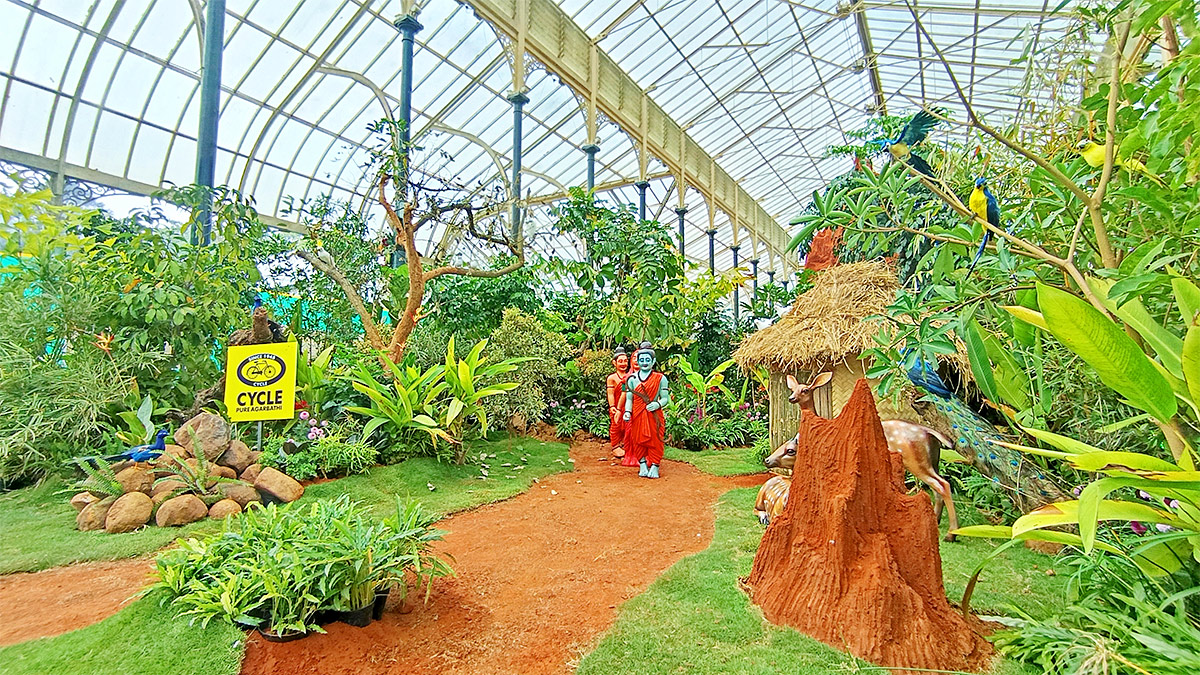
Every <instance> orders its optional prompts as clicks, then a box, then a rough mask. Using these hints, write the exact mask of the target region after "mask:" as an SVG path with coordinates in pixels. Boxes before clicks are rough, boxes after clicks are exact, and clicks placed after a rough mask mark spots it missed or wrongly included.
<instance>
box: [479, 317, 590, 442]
mask: <svg viewBox="0 0 1200 675" xmlns="http://www.w3.org/2000/svg"><path fill="white" fill-rule="evenodd" d="M488 345H489V347H490V349H489V350H488V351H489V354H490V356H491V357H493V358H496V359H509V358H517V357H525V356H531V357H535V358H534V360H531V361H527V362H525V363H524V364H522V365H521V366H520V367H519V368H517V369H516V370H515V371H513V372H512V373H509V374H508V375H506V376H505V377H506V379H508V380H512V381H515V382H519V383H520V384H521V386H519V387H517V388H516V389H514V390H512V391H509V392H506V393H503V394H500V395H497V396H492V397H490V398H488V399H485V401H484V403H483V409H484V410H485V411H486V412H487V415H488V417H490V418H491V419H492V420H493V421H494V422H495V423H496V424H504V423H507V422H508V421H509V420H511V419H512V418H513V417H515V416H517V415H520V416H522V417H524V418H525V420H526V422H528V423H533V422H537V421H540V420H541V419H542V417H543V415H544V414H545V411H546V405H547V401H546V389H547V387H548V386H549V385H550V384H551V383H552V382H554V381H555V380H556V379H558V378H559V377H561V375H562V373H563V367H562V365H561V361H562V360H563V359H565V358H567V356H569V355H570V353H571V349H570V347H569V346H568V345H567V340H566V338H564V337H563V336H562V335H559V334H557V333H552V332H550V331H549V330H547V329H546V328H545V327H544V326H543V325H542V322H541V321H539V320H538V319H537V318H536V317H534V316H533V315H531V314H526V313H524V312H522V311H521V310H519V309H516V308H513V307H510V308H508V309H506V310H504V318H503V320H502V321H501V322H500V326H499V327H498V328H497V329H496V330H495V331H494V332H493V333H492V336H491V338H489V339H488Z"/></svg>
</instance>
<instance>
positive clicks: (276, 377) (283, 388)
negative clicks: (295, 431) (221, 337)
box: [225, 342, 296, 422]
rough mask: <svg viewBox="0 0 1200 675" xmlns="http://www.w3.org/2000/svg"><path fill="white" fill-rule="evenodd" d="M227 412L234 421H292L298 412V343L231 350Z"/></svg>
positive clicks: (280, 343) (227, 358)
mask: <svg viewBox="0 0 1200 675" xmlns="http://www.w3.org/2000/svg"><path fill="white" fill-rule="evenodd" d="M225 409H226V411H228V413H229V419H230V420H233V421H234V422H246V421H251V420H287V419H291V418H292V415H294V414H295V412H296V410H295V409H296V343H295V342H277V343H274V344H266V345H246V346H243V347H230V348H229V351H228V353H227V354H226V357H225Z"/></svg>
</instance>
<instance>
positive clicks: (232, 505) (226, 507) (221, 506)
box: [208, 499, 242, 520]
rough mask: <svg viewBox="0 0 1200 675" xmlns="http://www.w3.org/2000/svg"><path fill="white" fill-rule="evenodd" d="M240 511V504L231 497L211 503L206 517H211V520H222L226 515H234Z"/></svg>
mask: <svg viewBox="0 0 1200 675" xmlns="http://www.w3.org/2000/svg"><path fill="white" fill-rule="evenodd" d="M241 512H242V506H241V504H238V503H237V502H235V501H233V500H232V499H222V500H221V501H219V502H217V503H216V504H213V505H212V508H210V509H209V510H208V517H209V518H212V519H213V520H222V519H224V518H225V517H226V516H236V515H237V514H239V513H241Z"/></svg>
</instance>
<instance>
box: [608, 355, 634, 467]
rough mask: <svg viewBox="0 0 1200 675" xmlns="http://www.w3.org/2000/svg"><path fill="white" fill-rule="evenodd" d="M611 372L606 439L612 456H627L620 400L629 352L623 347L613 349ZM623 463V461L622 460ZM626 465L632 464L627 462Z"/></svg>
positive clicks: (627, 366) (626, 373) (621, 402)
mask: <svg viewBox="0 0 1200 675" xmlns="http://www.w3.org/2000/svg"><path fill="white" fill-rule="evenodd" d="M612 365H613V371H614V372H613V373H612V374H610V375H609V376H608V381H607V385H608V441H609V445H610V446H611V447H612V454H613V457H618V458H627V457H628V455H627V454H626V453H625V420H624V415H623V414H622V412H623V411H622V408H623V407H624V405H623V404H624V401H623V400H621V397H622V393H623V391H624V384H625V379H626V378H628V377H629V354H626V353H625V348H624V347H617V348H616V350H615V351H613V358H612ZM622 463H623V464H624V463H625V462H624V461H623V462H622ZM628 466H633V462H632V461H631V462H629V464H628Z"/></svg>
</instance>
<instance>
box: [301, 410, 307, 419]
mask: <svg viewBox="0 0 1200 675" xmlns="http://www.w3.org/2000/svg"><path fill="white" fill-rule="evenodd" d="M300 419H302V420H306V419H308V411H307V410H301V411H300Z"/></svg>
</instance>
